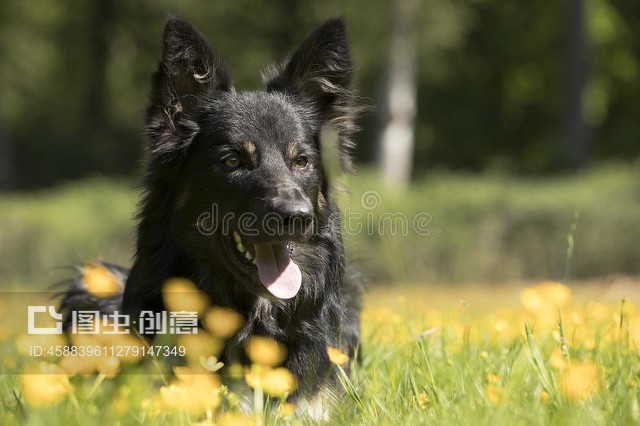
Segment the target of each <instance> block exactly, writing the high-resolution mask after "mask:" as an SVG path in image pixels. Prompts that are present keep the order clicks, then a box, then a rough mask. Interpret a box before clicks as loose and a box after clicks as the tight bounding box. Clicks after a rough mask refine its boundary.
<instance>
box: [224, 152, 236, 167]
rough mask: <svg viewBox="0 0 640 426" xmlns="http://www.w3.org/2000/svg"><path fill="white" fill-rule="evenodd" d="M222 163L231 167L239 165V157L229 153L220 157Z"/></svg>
mask: <svg viewBox="0 0 640 426" xmlns="http://www.w3.org/2000/svg"><path fill="white" fill-rule="evenodd" d="M222 164H224V165H225V166H227V167H230V168H232V169H235V168H236V167H238V166H240V158H239V157H238V156H237V155H235V154H229V155H227V156H225V157H223V158H222Z"/></svg>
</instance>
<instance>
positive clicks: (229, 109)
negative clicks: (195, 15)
mask: <svg viewBox="0 0 640 426" xmlns="http://www.w3.org/2000/svg"><path fill="white" fill-rule="evenodd" d="M352 70H353V65H352V62H351V58H350V56H349V49H348V42H347V35H346V30H345V26H344V23H343V21H342V20H341V19H332V20H329V21H327V22H326V23H324V24H323V25H322V26H320V27H319V28H318V29H316V30H315V31H314V32H313V33H311V34H310V35H309V36H308V37H307V39H306V40H305V41H304V42H303V43H302V45H301V46H300V48H299V49H298V50H297V51H296V52H295V53H294V54H293V55H292V56H291V57H290V59H289V60H287V61H285V62H284V63H283V64H282V65H280V66H272V67H270V68H269V69H268V71H267V72H266V73H265V74H264V76H263V77H264V80H265V82H266V86H267V88H266V91H263V92H241V91H236V90H235V89H234V88H233V85H232V82H231V77H230V74H229V72H228V71H227V70H226V68H225V67H224V66H223V65H222V63H221V61H220V60H219V59H218V57H217V56H216V55H215V54H214V53H213V51H212V50H211V48H210V47H209V46H208V44H207V42H206V41H205V40H204V38H203V37H202V35H201V34H200V33H199V32H198V31H197V30H196V29H195V28H193V27H192V26H191V24H189V23H188V22H186V21H184V20H181V19H178V18H172V19H170V20H169V21H168V22H167V24H166V29H165V33H164V43H163V51H162V57H161V60H160V63H159V65H158V69H157V71H156V72H155V73H154V74H153V77H152V88H151V94H150V104H149V106H148V108H147V115H146V123H147V130H148V136H149V149H148V151H149V152H148V159H147V165H146V175H145V178H144V188H145V194H144V197H143V199H142V201H141V208H140V211H139V215H138V219H139V223H138V228H137V247H136V254H135V261H134V264H133V267H132V268H131V270H130V272H129V275H128V277H127V279H126V286H125V290H124V295H123V298H122V304H123V306H122V309H124V311H125V313H128V314H130V315H132V316H133V318H136V317H137V316H138V314H139V313H140V312H141V311H142V310H153V311H160V310H163V309H164V307H163V303H162V299H161V286H162V283H163V282H164V281H165V280H166V279H168V278H170V277H176V276H178V277H186V278H189V279H190V280H192V281H193V282H194V283H196V285H197V286H198V287H199V288H200V289H202V290H203V291H204V292H206V293H207V294H208V295H209V296H210V298H211V301H212V303H213V304H216V305H223V306H229V307H232V308H234V309H236V310H237V311H238V312H240V313H242V314H243V315H244V316H245V317H246V319H247V322H246V324H245V326H244V327H243V328H242V329H241V330H240V331H239V332H238V333H237V335H236V336H235V337H234V338H233V339H232V345H236V347H238V346H241V345H242V342H243V341H245V340H246V339H247V338H248V337H249V336H250V335H254V334H258V335H267V336H270V337H272V338H274V339H276V340H278V341H280V342H282V343H284V344H285V345H286V346H287V348H288V354H289V355H288V359H287V361H286V367H288V368H289V370H290V371H292V372H293V374H294V375H295V376H296V377H297V378H298V379H299V383H300V390H299V391H298V394H301V395H305V396H310V395H312V394H314V393H316V392H317V391H318V390H319V389H320V388H321V387H322V386H323V384H324V383H325V378H327V377H330V376H331V369H330V363H329V360H328V356H327V353H326V349H327V347H328V346H334V347H340V348H342V349H343V350H344V351H346V352H347V353H349V354H350V355H352V356H353V354H354V351H355V348H356V345H357V344H358V335H359V320H358V317H359V309H360V291H359V287H358V285H357V283H355V282H353V281H352V280H349V279H347V276H346V273H345V270H346V267H345V255H344V248H343V244H342V237H341V227H340V218H339V215H338V214H337V208H336V206H335V204H334V202H333V200H332V197H331V194H330V192H329V189H330V185H329V183H328V181H327V179H326V177H325V174H324V170H323V166H322V159H321V147H320V130H321V128H322V127H323V126H326V125H331V126H333V127H334V128H335V130H336V132H337V135H338V143H339V152H340V153H341V164H342V166H343V169H345V171H350V170H351V168H352V165H351V164H352V163H351V159H350V157H349V154H350V151H351V149H352V148H353V144H352V142H351V139H350V136H351V134H352V133H353V132H354V131H355V127H354V123H353V115H354V113H353V111H354V108H353V105H352V103H353V97H354V94H353V91H352V89H351V79H352ZM251 147H253V149H251ZM252 151H253V152H252ZM229 155H235V156H236V157H237V159H238V160H239V166H237V167H234V166H235V162H234V161H235V160H233V161H230V160H229V161H230V163H229V164H225V163H224V161H225V159H227V160H228V158H229V157H228V156H229ZM305 162H306V164H305ZM230 164H231V165H230ZM213 206H215V207H213ZM216 209H217V210H216ZM206 212H213V213H212V214H211V217H212V216H215V217H214V218H212V219H211V220H209V222H208V223H207V225H208V226H209V228H207V230H206V232H203V229H202V223H203V222H202V221H201V220H200V219H201V218H202V217H203V216H202V214H203V213H206ZM243 213H249V214H251V215H252V216H253V217H255V218H257V219H258V220H257V221H256V222H257V223H256V224H255V225H253V226H251V227H250V228H251V230H250V231H251V232H249V231H245V230H244V227H243V224H242V223H241V222H240V220H241V216H242V214H243ZM269 215H272V216H273V217H276V222H275V223H276V228H277V230H278V232H276V233H272V232H267V231H272V229H271V228H269V229H267V227H266V226H265V225H264V219H265V218H267V217H269ZM223 217H231V219H230V220H229V221H228V223H227V225H228V226H227V227H225V226H223V225H224V224H223V223H222V220H221V218H223ZM233 230H236V231H237V230H241V234H242V238H243V241H245V242H246V243H247V245H249V246H251V245H252V244H263V243H267V242H269V243H271V242H274V244H280V246H282V244H286V243H290V245H291V247H292V252H291V258H292V259H293V260H294V261H295V263H296V264H297V265H298V266H299V269H300V271H301V274H302V287H301V289H300V291H299V292H298V293H297V294H296V295H295V296H294V297H293V298H291V299H286V300H282V299H278V298H276V297H274V296H272V295H271V294H270V293H269V292H268V291H266V289H265V286H263V285H262V284H260V281H259V279H258V277H257V272H256V268H255V266H253V265H251V264H250V263H249V262H243V261H242V259H241V258H240V253H238V252H237V250H236V249H235V245H234V243H233V237H232V231H233ZM118 271H120V272H121V270H120V269H118ZM74 288H75V290H73V291H71V292H70V293H68V295H67V298H66V299H65V301H64V303H63V306H64V307H65V308H66V309H67V311H70V310H73V309H77V306H79V305H80V299H81V294H80V295H79V293H78V292H79V290H78V289H80V293H81V289H82V288H83V283H82V282H81V280H78V281H77V282H76V283H75V286H74ZM114 300H115V302H116V303H114ZM94 301H96V302H98V303H99V302H100V301H99V300H97V299H94ZM118 301H119V299H118V298H111V299H110V303H109V306H101V307H100V308H101V309H102V311H103V312H108V311H112V310H113V309H115V308H116V307H117V302H118Z"/></svg>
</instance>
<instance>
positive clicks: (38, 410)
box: [0, 166, 640, 425]
mask: <svg viewBox="0 0 640 426" xmlns="http://www.w3.org/2000/svg"><path fill="white" fill-rule="evenodd" d="M346 183H347V184H348V186H349V187H350V188H351V192H350V193H347V192H345V193H343V194H342V195H341V196H340V197H339V201H340V205H341V206H342V212H343V216H344V218H345V219H347V218H349V217H350V218H352V219H355V222H354V224H355V225H356V226H357V225H358V224H360V225H361V226H362V228H360V231H359V232H349V229H346V230H345V239H346V241H347V245H348V250H349V252H350V256H351V258H353V259H356V261H357V263H359V264H360V265H361V268H362V269H363V271H364V272H365V273H366V274H367V275H368V276H369V278H370V279H371V280H372V281H373V282H375V283H377V284H383V283H395V284H393V285H392V284H387V285H378V286H374V287H373V288H372V290H371V291H370V292H369V293H368V294H367V299H366V303H365V309H364V311H363V314H362V336H363V337H362V348H361V349H362V350H361V358H362V359H361V362H360V363H358V364H356V365H354V367H353V369H352V371H351V374H350V375H349V376H347V375H345V374H342V371H343V370H341V368H342V367H340V366H338V365H336V366H334V367H333V368H335V369H336V370H338V374H339V378H340V380H339V388H341V389H342V391H338V392H337V395H336V397H337V398H336V399H337V401H336V402H335V403H334V405H333V409H332V410H331V416H330V419H329V423H330V424H336V425H343V424H356V425H370V424H381V425H386V424H437V425H440V424H462V425H467V424H468V425H478V424H487V425H489V424H491V425H494V424H509V425H511V424H526V425H529V424H530V425H538V424H545V425H546V424H558V425H584V424H589V425H600V424H602V425H608V424H638V423H640V404H639V402H638V401H639V400H640V315H639V314H638V308H637V303H639V302H640V290H639V289H640V286H639V285H638V284H640V283H639V282H638V281H637V280H636V279H633V278H628V277H627V276H628V275H633V274H636V275H637V274H639V273H640V264H639V263H638V259H640V245H639V244H637V242H638V241H639V240H640V226H638V225H640V224H639V223H638V222H639V221H640V203H639V202H638V201H639V197H640V185H639V183H638V179H637V174H636V173H635V172H634V170H632V169H631V168H629V167H626V166H618V167H603V168H599V169H595V170H591V171H587V172H584V173H582V174H579V175H575V176H570V177H555V178H548V179H525V178H510V177H505V176H483V177H481V178H480V177H477V176H464V175H451V174H447V173H436V174H433V175H431V176H429V177H427V178H425V179H424V180H422V181H421V182H419V183H418V184H417V185H416V186H415V187H414V188H412V189H411V190H410V191H409V192H408V193H395V192H393V191H389V190H386V189H384V187H383V186H382V185H381V184H380V183H379V182H378V180H377V179H376V177H375V176H373V175H370V174H368V173H367V172H366V171H364V172H363V173H361V174H360V177H357V178H350V179H348V180H347V182H346ZM136 199H137V194H136V191H134V190H132V189H131V184H130V183H129V182H113V181H109V180H105V179H101V178H96V179H92V180H88V181H85V182H80V183H72V184H68V185H65V186H62V187H58V188H54V189H51V190H48V191H46V192H40V193H30V194H12V195H8V194H4V195H2V196H0V256H1V257H2V258H3V262H1V263H0V282H1V283H2V284H1V285H2V289H3V290H5V291H7V290H12V291H15V290H19V289H24V290H31V291H32V290H36V289H45V288H48V285H49V284H50V283H52V282H54V281H56V280H57V279H60V278H64V277H65V276H68V274H69V272H68V271H59V270H57V269H54V268H55V267H57V266H65V265H69V264H74V263H75V264H82V263H84V262H85V261H86V260H87V259H91V258H94V257H95V256H103V257H104V258H105V259H108V260H110V261H114V262H117V263H122V264H125V265H126V264H129V258H130V256H131V253H132V251H131V248H132V242H133V239H132V236H133V233H132V229H133V223H132V221H131V216H132V215H133V213H134V211H135V203H136ZM396 213H399V214H400V215H399V216H389V214H396ZM397 218H400V222H393V221H394V220H396V219H397ZM416 218H418V219H416ZM402 220H407V222H406V223H407V224H410V225H411V227H410V228H409V231H408V232H407V233H406V235H403V232H401V227H402V226H403V222H402ZM416 221H417V222H416ZM416 223H417V224H418V225H419V227H420V232H416V228H415V226H418V225H416ZM393 226H396V227H397V228H396V230H395V231H393V232H392V229H393ZM398 229H400V231H399V230H398ZM568 232H569V233H570V238H567V233H568ZM593 276H605V277H606V278H592V279H589V280H586V279H585V278H586V277H593ZM569 277H577V278H580V280H579V281H578V280H576V282H575V283H571V285H570V287H567V286H565V285H563V284H557V283H543V284H536V283H537V280H540V279H549V278H551V279H556V280H564V281H565V282H568V281H569V280H568V278H569ZM510 280H516V283H515V284H510V285H508V284H495V283H503V282H509V281H510ZM428 283H432V284H428ZM433 283H441V284H440V285H434V284H433ZM478 283H482V284H478ZM49 303H50V302H49V300H48V299H46V297H44V296H42V295H38V294H32V293H16V292H12V293H5V295H4V297H3V298H2V299H0V424H2V425H14V424H15V425H18V424H20V425H21V424H29V425H50V424H52V423H53V424H69V425H74V424H121V425H156V424H167V425H187V424H193V423H203V424H210V423H215V424H218V425H224V424H264V425H275V424H278V425H280V424H283V425H284V424H312V423H313V420H312V419H311V418H310V417H309V416H308V415H307V410H302V411H303V412H302V414H300V415H291V414H290V411H291V410H293V408H292V407H289V406H286V405H282V406H280V405H281V404H279V403H278V401H279V400H280V398H281V395H282V394H283V392H286V389H290V387H291V386H292V385H291V383H290V382H289V381H288V380H289V376H287V372H286V371H281V370H274V369H272V368H269V367H264V366H262V367H258V366H254V367H252V369H250V370H247V371H243V370H242V369H241V368H239V367H238V366H234V365H225V366H220V365H219V364H218V363H217V359H215V355H216V353H217V351H218V349H219V343H220V341H221V339H223V337H220V335H218V334H216V333H220V332H221V331H220V330H218V331H216V330H215V329H214V328H211V329H209V330H208V332H207V334H205V335H204V337H203V338H202V339H191V340H188V339H187V340H185V341H182V340H181V341H180V343H184V346H185V347H186V348H187V349H188V351H189V352H188V353H190V354H195V355H191V357H189V356H188V357H187V358H188V359H190V360H189V361H188V364H189V368H190V369H192V370H177V371H172V370H171V369H170V368H169V367H167V366H166V365H165V364H164V363H163V362H162V361H161V360H159V359H157V358H155V357H147V359H145V360H137V361H136V362H133V360H131V359H126V358H119V357H97V358H95V359H94V360H92V361H91V362H88V363H84V364H83V363H81V362H80V361H79V359H78V358H76V359H75V360H72V361H73V362H72V363H71V364H69V362H68V359H67V360H65V359H63V358H64V357H63V358H60V357H55V356H45V357H33V356H29V355H28V347H29V346H32V345H34V344H40V345H42V346H44V347H47V346H51V345H55V344H64V343H66V342H64V341H62V342H61V341H59V340H57V339H56V338H55V337H52V338H48V337H46V338H43V340H37V341H34V340H33V337H28V336H25V335H24V334H25V332H26V330H24V328H25V327H26V322H27V321H26V305H27V304H49ZM104 341H107V340H104ZM101 342H103V340H101ZM169 343H173V342H169ZM110 344H113V341H111V343H110ZM268 346H269V345H267V347H268ZM203 369H204V370H203ZM78 370H80V371H78ZM74 371H76V373H75V374H74V373H73V372H74ZM194 372H198V373H199V374H195V375H194V374H193V373H194ZM25 373H31V374H29V375H27V374H25ZM52 373H54V374H52ZM81 373H84V374H81ZM220 378H225V381H224V382H225V383H226V384H229V385H230V387H228V388H227V387H222V388H220V387H219V384H220V382H219V379H220ZM269 395H271V396H269ZM265 399H266V401H265ZM189 407H190V408H189ZM241 412H244V413H246V414H241ZM242 422H245V423H242Z"/></svg>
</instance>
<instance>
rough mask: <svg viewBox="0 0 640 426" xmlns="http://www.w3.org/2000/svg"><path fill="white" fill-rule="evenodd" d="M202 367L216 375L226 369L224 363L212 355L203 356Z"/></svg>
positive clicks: (201, 359) (201, 358)
mask: <svg viewBox="0 0 640 426" xmlns="http://www.w3.org/2000/svg"><path fill="white" fill-rule="evenodd" d="M200 365H202V366H203V367H204V369H205V370H207V371H211V372H212V373H215V372H216V371H218V370H220V369H221V368H222V367H224V363H223V362H220V361H218V358H216V357H215V356H213V355H210V356H208V357H205V356H201V357H200Z"/></svg>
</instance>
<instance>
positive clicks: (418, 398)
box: [413, 392, 431, 410]
mask: <svg viewBox="0 0 640 426" xmlns="http://www.w3.org/2000/svg"><path fill="white" fill-rule="evenodd" d="M413 401H414V403H415V404H417V405H418V407H419V408H420V409H421V410H424V409H426V408H427V405H428V404H429V402H431V399H430V398H429V397H428V396H427V394H426V393H424V392H420V393H419V394H418V395H415V396H414V397H413Z"/></svg>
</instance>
